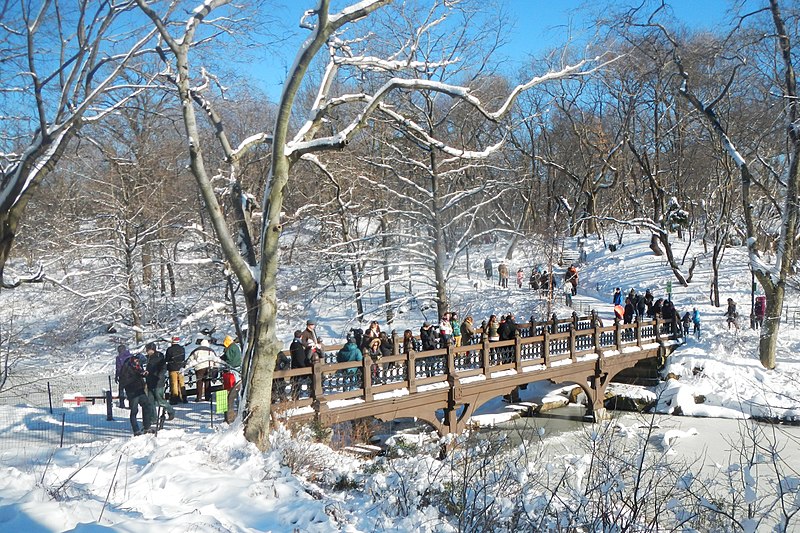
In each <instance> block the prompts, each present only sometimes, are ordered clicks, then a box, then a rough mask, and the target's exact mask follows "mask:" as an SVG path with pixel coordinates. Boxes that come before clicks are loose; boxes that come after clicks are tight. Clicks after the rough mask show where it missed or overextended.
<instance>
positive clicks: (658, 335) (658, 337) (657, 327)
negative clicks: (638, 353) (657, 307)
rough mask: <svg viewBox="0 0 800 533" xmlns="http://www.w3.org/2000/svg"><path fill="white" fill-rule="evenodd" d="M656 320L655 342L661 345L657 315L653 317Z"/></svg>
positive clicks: (659, 324)
mask: <svg viewBox="0 0 800 533" xmlns="http://www.w3.org/2000/svg"><path fill="white" fill-rule="evenodd" d="M655 319H656V342H657V343H659V344H660V343H661V320H659V317H658V315H656V316H655Z"/></svg>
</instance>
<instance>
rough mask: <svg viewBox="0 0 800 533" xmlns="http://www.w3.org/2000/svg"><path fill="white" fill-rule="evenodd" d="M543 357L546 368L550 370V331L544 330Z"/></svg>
mask: <svg viewBox="0 0 800 533" xmlns="http://www.w3.org/2000/svg"><path fill="white" fill-rule="evenodd" d="M542 339H543V340H542V357H543V358H544V366H545V368H550V331H549V330H548V329H547V328H542Z"/></svg>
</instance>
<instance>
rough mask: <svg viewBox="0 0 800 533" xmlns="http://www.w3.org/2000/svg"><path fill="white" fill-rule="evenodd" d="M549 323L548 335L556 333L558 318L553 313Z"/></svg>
mask: <svg viewBox="0 0 800 533" xmlns="http://www.w3.org/2000/svg"><path fill="white" fill-rule="evenodd" d="M550 321H551V325H550V333H558V317H557V316H556V314H555V313H553V316H552V317H550Z"/></svg>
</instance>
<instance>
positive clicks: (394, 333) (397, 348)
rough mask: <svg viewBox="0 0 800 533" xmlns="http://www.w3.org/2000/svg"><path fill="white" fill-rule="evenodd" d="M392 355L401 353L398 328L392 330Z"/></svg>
mask: <svg viewBox="0 0 800 533" xmlns="http://www.w3.org/2000/svg"><path fill="white" fill-rule="evenodd" d="M392 355H400V341H399V340H398V336H397V330H396V329H393V330H392Z"/></svg>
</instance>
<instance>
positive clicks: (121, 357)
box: [114, 344, 131, 409]
mask: <svg viewBox="0 0 800 533" xmlns="http://www.w3.org/2000/svg"><path fill="white" fill-rule="evenodd" d="M130 358H131V352H130V350H128V347H127V346H125V345H124V344H120V345H119V346H117V358H116V360H115V361H114V363H115V370H114V382H115V383H117V384H118V385H119V393H118V394H119V396H118V399H119V408H120V409H125V387H123V386H122V383H120V381H119V376H120V372H121V371H122V365H124V364H125V362H126V361H127V360H128V359H130Z"/></svg>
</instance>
